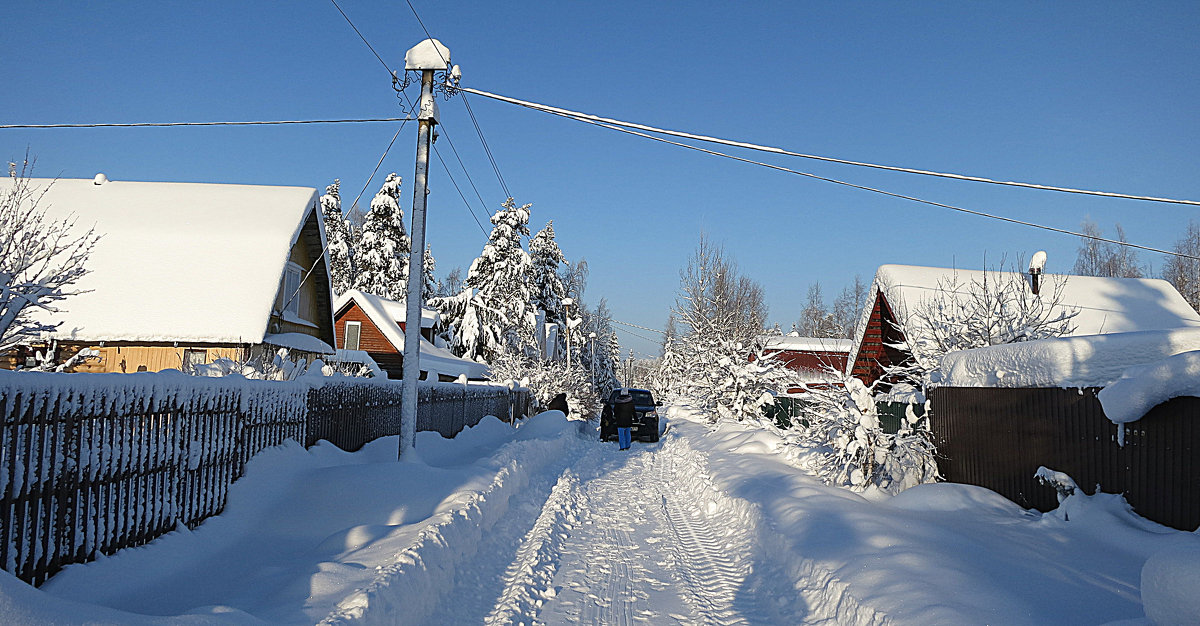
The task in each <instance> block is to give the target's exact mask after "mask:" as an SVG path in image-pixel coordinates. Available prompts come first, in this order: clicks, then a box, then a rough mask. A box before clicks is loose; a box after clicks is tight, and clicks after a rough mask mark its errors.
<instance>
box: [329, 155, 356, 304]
mask: <svg viewBox="0 0 1200 626" xmlns="http://www.w3.org/2000/svg"><path fill="white" fill-rule="evenodd" d="M341 186H342V181H341V180H337V179H335V180H334V181H333V184H332V185H329V186H328V187H325V195H323V196H321V217H322V218H323V219H324V220H325V240H326V241H327V242H328V243H327V245H328V255H329V286H330V287H331V288H332V289H333V295H335V296H339V295H341V294H343V293H346V291H348V290H349V289H350V288H351V287H352V286H353V285H354V256H353V248H352V247H351V244H350V225H349V224H348V223H347V222H346V218H345V216H344V215H343V214H342V197H341V195H340V190H341Z"/></svg>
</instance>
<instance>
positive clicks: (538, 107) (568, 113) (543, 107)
mask: <svg viewBox="0 0 1200 626" xmlns="http://www.w3.org/2000/svg"><path fill="white" fill-rule="evenodd" d="M459 89H460V90H461V91H465V92H467V93H473V94H478V95H480V96H483V97H485V98H492V99H494V100H499V101H501V102H507V103H509V104H515V105H518V106H523V107H526V108H529V109H533V110H535V111H542V112H544V113H554V114H558V115H562V116H563V117H569V118H573V119H578V120H590V121H592V122H602V123H607V124H612V125H613V126H620V127H623V128H633V129H638V130H644V131H649V132H653V133H660V134H663V135H670V136H673V137H681V138H684V139H692V140H696V141H704V142H708V143H717V144H721V145H726V146H733V147H736V148H746V149H748V150H758V151H760V152H770V153H773V154H782V155H785V156H793V157H800V158H804V159H813V160H817V161H827V162H829V163H840V164H842V165H854V166H857V167H868V168H874V169H879V170H887V171H892V172H903V173H906V174H919V175H922V176H934V177H938V178H951V179H954V180H965V181H970V182H976V183H988V184H991V185H1005V186H1010V187H1025V188H1028V189H1040V190H1043V191H1058V192H1063V193H1076V194H1084V195H1090V196H1102V197H1106V198H1123V199H1126V200H1145V201H1147V202H1165V203H1169V204H1186V205H1190V206H1200V201H1197V200H1177V199H1173V198H1158V197H1154V196H1139V195H1133V194H1125V193H1116V192H1109V191H1093V190H1088V189H1075V188H1072V187H1056V186H1053V185H1039V184H1035V183H1024V182H1019V181H1000V180H993V179H991V178H984V177H982V176H967V175H964V174H951V173H947V172H935V171H931V170H921V169H913V168H907V167H897V166H894V165H880V164H878V163H868V162H864V161H851V160H848V159H838V158H834V157H827V156H820V155H815V154H804V153H802V152H792V151H790V150H784V149H783V148H776V147H772V146H763V145H758V144H753V143H748V142H742V141H732V140H729V139H721V138H719V137H710V136H708V135H697V134H693V133H685V132H680V131H674V130H667V129H663V128H657V127H654V126H648V125H645V124H637V123H634V122H626V121H622V120H617V119H612V118H608V117H600V116H597V115H590V114H587V113H581V112H579V111H572V110H570V109H562V108H558V107H553V106H550V105H547V104H539V103H536V102H529V101H527V100H518V99H516V98H510V97H508V96H501V95H499V94H494V93H490V92H487V91H482V90H479V89H472V88H470V87H459ZM465 101H466V100H465V99H464V102H465Z"/></svg>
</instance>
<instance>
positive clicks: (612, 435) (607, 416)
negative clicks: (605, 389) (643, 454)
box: [600, 389, 662, 441]
mask: <svg viewBox="0 0 1200 626" xmlns="http://www.w3.org/2000/svg"><path fill="white" fill-rule="evenodd" d="M629 394H630V395H632V396H633V427H632V428H631V429H629V434H630V435H631V437H632V438H633V439H640V440H642V441H658V407H660V406H662V402H655V401H654V394H652V393H650V392H649V391H646V390H645V389H630V390H629ZM619 395H621V390H620V389H613V392H612V394H610V395H609V396H608V399H607V400H605V401H604V409H603V410H602V411H601V412H600V440H601V441H608V440H610V439H616V438H617V427H616V425H614V424H613V405H614V404H616V403H617V396H619Z"/></svg>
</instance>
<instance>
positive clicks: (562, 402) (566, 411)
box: [546, 393, 571, 415]
mask: <svg viewBox="0 0 1200 626" xmlns="http://www.w3.org/2000/svg"><path fill="white" fill-rule="evenodd" d="M546 409H547V410H549V411H562V413H563V415H570V414H571V407H569V406H567V394H565V393H560V394H558V395H557V396H554V399H553V400H551V401H550V404H548V405H547V406H546Z"/></svg>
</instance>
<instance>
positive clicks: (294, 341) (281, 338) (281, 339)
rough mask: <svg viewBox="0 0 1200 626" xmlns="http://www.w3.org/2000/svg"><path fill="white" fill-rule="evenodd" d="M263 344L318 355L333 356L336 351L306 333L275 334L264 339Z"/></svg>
mask: <svg viewBox="0 0 1200 626" xmlns="http://www.w3.org/2000/svg"><path fill="white" fill-rule="evenodd" d="M262 342H263V343H266V344H270V345H272V346H279V347H280V348H290V349H292V350H300V351H303V352H315V353H317V354H333V353H334V349H333V348H332V347H331V346H330V345H329V344H327V343H325V342H324V341H321V340H320V339H317V338H316V337H313V336H312V335H306V334H304V333H275V334H271V335H267V336H266V337H263V340H262Z"/></svg>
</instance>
